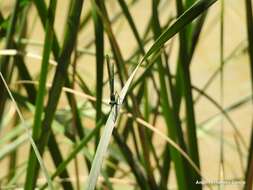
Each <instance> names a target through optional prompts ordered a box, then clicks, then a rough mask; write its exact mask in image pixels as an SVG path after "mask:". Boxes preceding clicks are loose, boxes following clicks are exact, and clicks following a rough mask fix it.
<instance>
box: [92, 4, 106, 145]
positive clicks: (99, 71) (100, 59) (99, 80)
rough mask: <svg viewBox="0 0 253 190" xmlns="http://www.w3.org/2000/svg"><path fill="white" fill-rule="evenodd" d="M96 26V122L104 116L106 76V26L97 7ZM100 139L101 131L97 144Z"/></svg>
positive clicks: (94, 14)
mask: <svg viewBox="0 0 253 190" xmlns="http://www.w3.org/2000/svg"><path fill="white" fill-rule="evenodd" d="M94 3H96V5H97V6H98V7H100V8H101V6H102V5H101V0H95V2H94ZM92 15H93V20H94V27H95V46H96V100H97V101H96V123H98V122H99V120H100V119H101V116H102V110H101V108H102V94H103V76H104V74H103V73H104V33H103V32H104V27H103V22H102V19H101V18H100V15H99V14H98V13H97V11H96V8H94V7H93V10H92ZM98 141H99V133H98V134H97V137H96V144H98Z"/></svg>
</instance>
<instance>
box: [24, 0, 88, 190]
mask: <svg viewBox="0 0 253 190" xmlns="http://www.w3.org/2000/svg"><path fill="white" fill-rule="evenodd" d="M82 5H83V0H75V1H74V3H73V7H72V9H71V13H70V15H69V18H68V24H67V26H66V27H67V28H66V33H65V38H64V43H63V49H62V51H61V54H60V56H59V59H58V61H57V62H58V63H59V64H58V65H57V68H56V73H55V76H54V79H53V84H52V88H51V90H50V93H49V99H48V103H47V106H46V109H45V118H44V120H43V122H42V126H43V128H42V131H41V135H40V138H39V143H38V145H39V149H40V152H41V153H43V152H44V149H45V146H46V145H47V143H48V139H49V136H50V131H51V123H52V121H53V118H54V113H55V110H56V107H57V104H58V101H59V96H60V94H61V89H62V87H63V85H64V82H65V78H66V76H67V68H68V66H69V63H70V56H71V53H72V51H73V49H74V45H75V42H76V37H77V32H78V26H79V20H80V15H81V10H82ZM54 39H56V38H54ZM54 42H55V40H54ZM53 48H55V46H53ZM54 51H55V50H54ZM36 168H37V162H35V164H34V166H33V168H32V169H31V173H30V176H33V177H34V179H33V180H32V181H33V183H35V181H36V178H37V175H34V174H35V173H37V171H36ZM27 189H33V185H29V186H27Z"/></svg>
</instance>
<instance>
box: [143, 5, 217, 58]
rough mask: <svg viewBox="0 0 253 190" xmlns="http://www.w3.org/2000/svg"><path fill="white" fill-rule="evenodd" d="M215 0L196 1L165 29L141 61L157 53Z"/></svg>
mask: <svg viewBox="0 0 253 190" xmlns="http://www.w3.org/2000/svg"><path fill="white" fill-rule="evenodd" d="M216 1H217V0H198V1H197V2H196V3H195V4H194V5H193V6H192V7H190V8H189V9H188V10H187V11H185V12H184V13H183V14H182V15H181V16H180V17H179V18H178V19H177V20H176V21H175V23H174V24H173V25H172V26H170V27H169V28H168V29H166V30H165V31H164V32H163V33H162V34H161V35H160V37H159V38H158V39H157V40H156V41H155V43H154V44H153V45H152V46H151V47H150V48H149V50H148V52H147V53H146V55H145V56H144V57H143V59H142V60H143V61H144V60H145V59H147V58H148V57H149V56H150V55H151V54H153V53H154V52H156V51H158V50H159V49H160V48H161V47H162V46H163V45H164V44H165V43H166V42H167V41H168V40H169V39H170V38H172V37H173V36H174V35H175V34H176V33H177V32H178V31H180V30H181V29H182V28H183V27H185V26H186V25H187V24H189V23H190V22H191V21H193V20H194V19H195V18H197V17H198V16H199V15H200V14H202V13H203V12H204V11H205V10H207V9H208V8H209V7H210V6H211V5H212V4H213V3H215V2H216Z"/></svg>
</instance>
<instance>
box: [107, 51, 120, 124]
mask: <svg viewBox="0 0 253 190" xmlns="http://www.w3.org/2000/svg"><path fill="white" fill-rule="evenodd" d="M106 63H107V70H108V77H109V85H110V103H109V104H110V105H111V109H113V108H114V107H115V110H114V112H115V115H114V122H115V121H116V119H117V117H118V105H119V95H118V93H117V92H115V91H114V64H113V63H111V62H110V58H109V56H108V55H106Z"/></svg>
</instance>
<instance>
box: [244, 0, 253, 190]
mask: <svg viewBox="0 0 253 190" xmlns="http://www.w3.org/2000/svg"><path fill="white" fill-rule="evenodd" d="M245 9H246V21H247V34H248V44H249V49H248V51H249V58H250V74H251V88H252V91H253V15H252V2H251V1H250V0H245ZM252 100H253V96H252ZM245 179H246V184H245V189H246V190H250V189H252V186H253V124H252V127H251V140H250V149H249V156H248V164H247V169H246V175H245Z"/></svg>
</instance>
